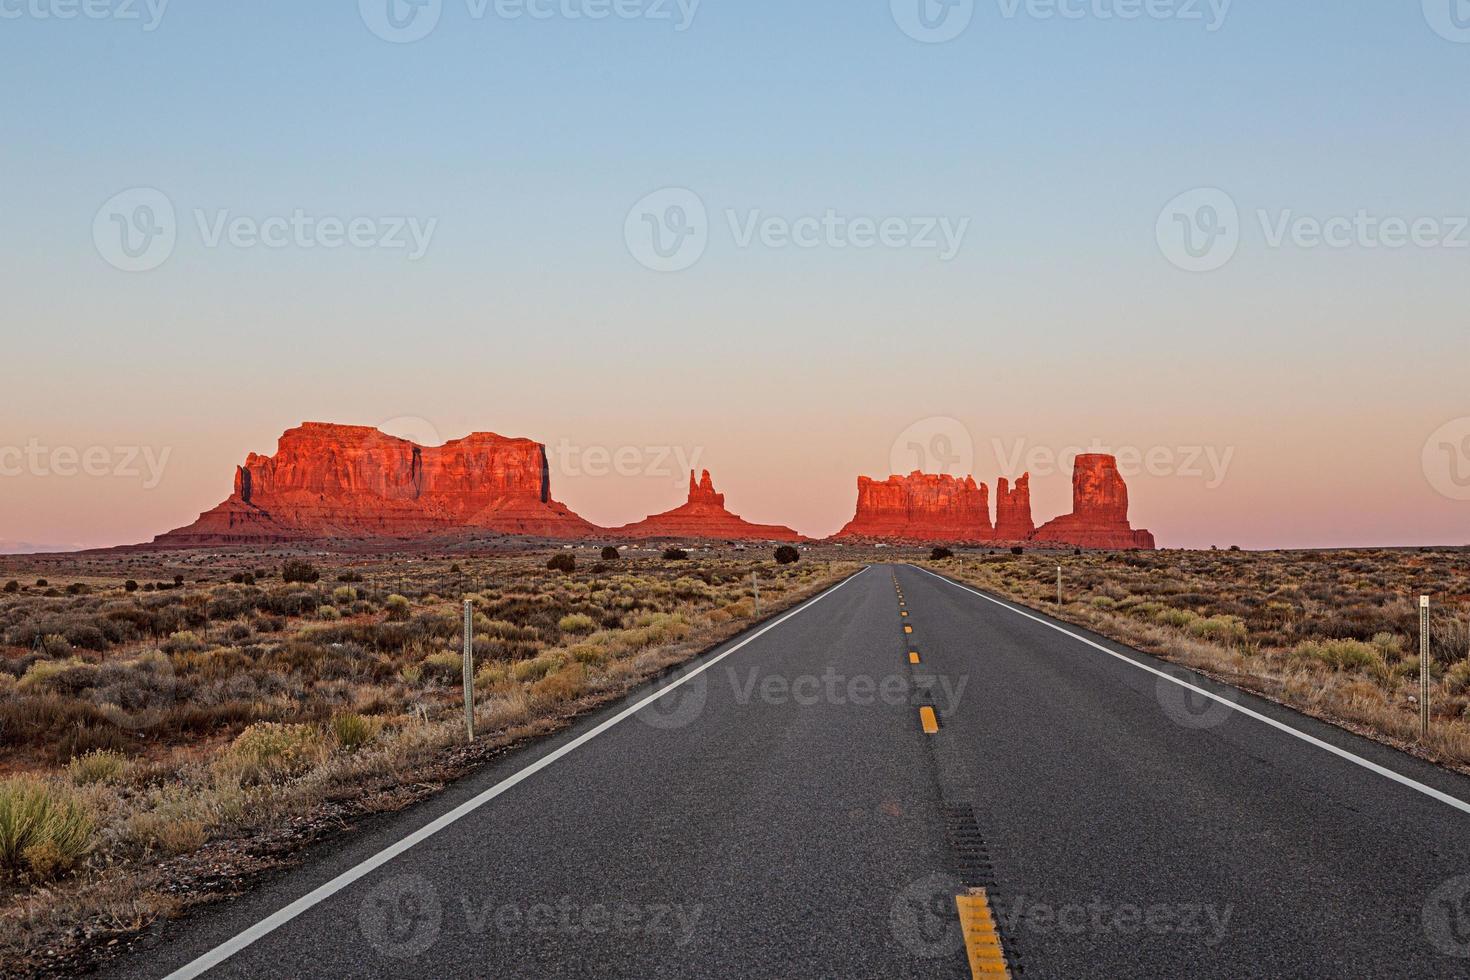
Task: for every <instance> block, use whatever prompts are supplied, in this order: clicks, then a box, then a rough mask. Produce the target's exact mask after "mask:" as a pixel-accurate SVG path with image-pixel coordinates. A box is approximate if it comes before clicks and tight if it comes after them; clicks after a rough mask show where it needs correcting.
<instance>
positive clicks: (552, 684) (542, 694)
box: [531, 663, 587, 702]
mask: <svg viewBox="0 0 1470 980" xmlns="http://www.w3.org/2000/svg"><path fill="white" fill-rule="evenodd" d="M586 688H587V668H585V667H583V666H582V665H581V664H579V663H571V664H567V665H566V666H565V667H562V668H561V669H560V670H558V671H556V672H555V673H552V674H548V675H546V676H545V677H543V678H542V679H541V680H539V681H537V682H536V683H535V684H533V685H531V693H532V694H533V695H535V696H536V697H537V698H539V699H541V700H543V701H550V702H558V701H571V700H574V699H576V698H577V697H580V696H581V694H582V692H583V691H584V690H586Z"/></svg>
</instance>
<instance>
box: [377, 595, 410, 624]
mask: <svg viewBox="0 0 1470 980" xmlns="http://www.w3.org/2000/svg"><path fill="white" fill-rule="evenodd" d="M383 608H384V609H386V610H387V611H388V619H389V621H390V622H395V623H401V622H403V621H404V620H406V619H408V616H409V614H410V613H411V612H413V606H412V605H410V604H409V601H408V600H407V599H405V598H404V597H403V596H401V595H390V596H389V597H388V598H387V600H386V601H385V602H384V603H383Z"/></svg>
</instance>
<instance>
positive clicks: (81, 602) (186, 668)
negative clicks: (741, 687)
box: [0, 554, 856, 973]
mask: <svg viewBox="0 0 1470 980" xmlns="http://www.w3.org/2000/svg"><path fill="white" fill-rule="evenodd" d="M763 558H765V556H761V557H755V556H752V557H751V558H749V559H747V558H744V557H738V558H721V557H700V556H697V555H696V556H695V557H694V558H693V559H691V560H688V561H679V562H676V563H666V562H664V561H661V560H658V559H653V558H651V559H646V560H626V559H625V560H622V561H619V562H617V563H616V565H614V566H610V567H608V566H598V565H595V564H594V565H591V566H590V567H585V568H581V569H579V570H578V571H577V572H575V573H572V574H561V573H554V572H549V571H547V570H546V569H545V568H544V565H545V560H546V559H545V555H540V556H537V555H534V554H528V555H524V556H518V557H517V556H505V557H495V558H483V559H481V558H469V559H467V558H459V559H457V560H456V561H455V562H453V563H452V562H451V561H450V560H448V559H445V560H437V559H419V560H415V561H413V562H412V563H411V564H407V563H405V564H398V565H394V566H391V567H390V566H387V565H386V564H384V565H382V566H375V565H374V564H373V563H372V562H371V561H366V560H364V561H351V562H349V561H347V560H345V559H339V560H335V561H331V562H328V561H324V560H322V559H316V562H317V567H318V570H319V571H320V572H321V579H320V581H319V582H317V583H308V584H303V583H290V584H288V583H284V582H282V581H281V579H280V574H279V569H271V568H266V567H259V565H260V563H258V562H253V563H252V564H250V565H246V566H243V567H229V566H228V565H224V566H223V567H208V566H206V569H207V570H206V571H204V572H203V573H202V574H201V572H200V571H198V570H197V569H196V570H195V571H194V574H193V575H191V576H187V577H188V578H189V579H190V581H188V582H186V584H185V585H183V586H182V587H179V588H175V587H173V586H172V578H173V576H172V574H167V573H165V572H160V573H158V574H156V575H148V576H146V578H147V579H151V580H152V582H153V584H152V586H151V588H146V589H139V590H137V591H134V592H129V591H126V590H125V589H124V588H123V577H124V575H126V577H131V578H136V579H138V580H139V581H143V580H145V575H143V574H138V573H137V572H132V571H130V570H129V571H125V572H121V573H119V574H118V575H117V577H116V578H115V579H113V580H109V579H108V578H107V577H106V576H104V575H100V574H96V573H92V574H89V575H87V576H85V577H83V576H80V575H77V576H68V575H66V574H65V573H64V569H58V567H57V566H56V565H54V564H53V565H49V566H47V567H46V569H45V574H44V576H38V575H31V576H24V577H23V576H19V575H17V576H15V577H16V578H17V580H18V581H35V580H36V578H39V577H45V578H48V579H49V580H50V583H54V584H50V585H48V586H46V587H40V586H23V587H20V588H19V589H18V590H17V592H15V593H0V640H3V641H4V642H3V645H0V750H3V755H0V759H3V760H4V761H3V769H0V774H4V773H9V774H11V778H12V779H14V780H16V783H15V785H16V786H17V787H19V789H17V790H16V791H15V792H14V793H13V794H12V795H14V796H15V798H17V799H21V800H22V801H32V802H33V801H34V799H36V798H37V794H42V795H44V796H45V798H46V799H47V800H49V801H50V802H49V803H47V804H46V805H47V806H48V807H50V808H51V809H50V811H49V812H52V813H53V814H63V815H65V819H64V820H61V821H60V822H59V823H58V822H56V820H54V819H53V823H55V824H56V826H57V827H62V828H64V827H70V828H71V830H70V831H68V833H70V834H71V836H67V834H61V833H59V832H58V834H54V835H53V837H55V838H56V839H57V840H58V841H59V843H58V844H57V846H56V847H55V850H54V853H53V851H51V850H48V849H47V848H44V847H37V846H34V842H32V843H28V844H26V845H24V846H21V847H19V848H12V850H15V855H14V857H13V858H11V859H6V858H4V857H3V856H0V863H4V862H5V861H6V860H9V865H8V866H9V867H10V873H9V876H8V877H3V878H0V962H5V963H7V964H12V965H13V968H14V969H15V970H16V971H17V972H25V971H26V970H27V969H33V968H35V963H36V962H37V960H35V959H34V957H35V956H36V955H39V954H38V953H37V951H38V950H42V949H48V948H49V949H50V950H51V952H49V953H48V954H47V958H46V962H49V963H53V964H54V963H66V962H68V961H67V959H66V957H67V956H72V957H75V956H78V955H84V952H85V951H84V950H82V948H81V945H80V944H82V943H84V942H85V937H86V936H92V937H109V936H111V935H114V934H116V933H126V932H128V931H130V930H133V929H137V928H139V927H140V926H142V925H146V923H147V921H149V920H150V919H152V918H153V917H156V916H158V915H171V914H175V913H176V912H178V911H179V910H180V909H181V908H182V907H184V906H186V905H187V904H188V903H189V902H192V901H196V900H198V897H197V896H194V897H189V896H188V889H187V888H184V889H180V887H179V882H178V881H177V880H173V879H172V878H171V877H170V876H172V875H176V874H180V873H182V874H185V875H186V876H187V873H188V872H187V869H188V868H189V867H191V862H197V863H201V864H202V863H205V861H204V858H203V857H202V856H203V855H205V854H220V853H226V854H233V855H234V857H233V858H232V859H228V860H227V863H230V864H234V865H236V866H237V867H238V866H240V865H242V864H248V862H246V861H243V860H241V858H240V854H242V853H249V852H250V851H251V848H252V846H254V845H256V844H258V843H259V842H260V841H263V840H266V839H269V838H271V837H272V836H273V835H287V836H288V837H290V835H292V834H296V833H299V831H298V830H297V828H299V827H300V826H301V825H302V824H303V823H307V822H309V821H308V820H307V819H306V818H307V817H308V815H310V814H313V813H317V814H320V813H323V812H328V811H330V812H334V813H351V812H354V808H357V809H359V810H368V811H370V810H372V809H384V808H394V807H397V806H402V805H404V804H405V803H407V802H409V801H410V800H412V799H414V798H417V796H419V795H422V793H424V792H427V791H428V790H426V789H425V787H426V786H433V785H436V780H438V781H442V780H443V779H444V778H452V776H453V775H454V774H457V773H459V772H462V771H465V769H466V768H468V767H472V765H473V763H474V761H475V759H478V758H481V757H482V756H478V755H473V754H471V755H468V756H466V755H465V754H464V753H465V752H466V751H468V750H466V749H465V748H464V747H463V746H460V745H459V744H458V743H461V742H462V741H463V732H462V722H461V721H460V714H461V711H462V708H461V705H460V698H461V683H462V682H461V670H462V662H461V661H462V654H461V653H460V645H461V637H460V629H461V619H462V612H461V599H462V598H469V599H471V600H472V601H473V603H474V605H475V615H474V620H475V634H476V636H475V644H474V661H475V668H476V681H475V690H476V728H477V732H479V733H483V740H482V742H481V743H479V744H478V745H477V746H476V747H475V748H476V750H479V749H481V748H482V747H484V749H485V750H486V751H488V749H489V747H492V746H499V745H505V744H510V743H512V742H515V741H517V740H521V739H525V738H528V737H534V736H536V735H539V734H543V733H545V732H548V731H551V730H554V729H555V728H556V727H557V726H559V725H562V724H565V723H566V721H567V720H568V719H569V718H571V717H574V716H575V714H576V713H578V712H579V711H581V710H585V709H586V708H588V707H589V706H592V705H594V704H596V703H600V701H601V700H605V699H607V698H611V697H615V696H618V695H619V694H621V693H622V692H625V691H627V690H628V689H630V688H631V687H632V686H634V685H636V684H638V683H640V682H642V681H643V680H646V679H647V678H648V677H650V676H652V675H653V674H655V673H657V672H658V671H660V670H663V669H665V668H667V667H669V666H671V665H673V664H677V663H680V662H682V661H684V660H687V659H688V658H689V657H690V656H692V655H694V654H696V653H697V652H699V650H701V649H703V648H705V647H707V646H708V645H710V644H712V643H715V642H719V641H720V640H722V639H724V638H726V637H728V636H730V635H733V634H734V633H737V632H739V631H740V630H742V629H744V628H746V626H748V625H749V624H750V623H751V622H752V618H753V615H754V610H753V605H752V602H751V581H750V579H751V573H752V571H755V572H756V573H757V574H759V575H760V578H761V583H760V588H761V597H762V603H763V609H765V610H766V611H767V612H774V611H775V610H777V609H780V608H784V607H787V606H790V605H791V604H794V603H795V602H796V601H799V600H800V599H801V598H804V597H805V596H808V595H810V594H812V593H814V592H816V591H818V590H819V589H820V588H822V587H824V586H826V585H827V584H830V583H831V582H833V581H835V580H836V579H837V578H838V577H840V576H842V575H844V574H846V573H848V572H850V571H853V570H855V568H856V566H854V565H851V564H848V565H835V564H833V565H828V564H825V563H824V564H812V563H809V562H803V563H801V564H799V565H796V566H785V567H779V568H778V567H777V566H776V565H775V564H774V563H773V562H771V561H769V560H762V559H763ZM405 566H406V568H407V570H405ZM170 571H171V570H170ZM247 577H248V580H247V581H242V579H247ZM232 578H233V579H235V580H236V581H231V579H232ZM165 583H166V584H167V587H166V588H165V587H163V585H164V584H165ZM339 583H340V584H339ZM76 584H80V585H81V586H82V589H81V590H70V589H68V588H67V587H68V586H69V585H76ZM52 593H55V594H52ZM451 757H452V758H455V759H458V760H459V761H457V762H455V763H453V764H449V763H447V762H446V759H449V758H451ZM429 773H437V774H438V775H437V776H431V775H427V774H429ZM3 785H4V786H6V787H9V785H10V784H9V783H6V784H3ZM35 787H39V788H35ZM4 793H5V791H4V790H0V819H3V817H4V813H5V811H4V809H3V808H4V806H5V802H4V801H5V798H6V797H5V795H4ZM26 806H27V807H31V809H34V807H32V805H31V802H27V803H26ZM58 808H59V809H58ZM43 809H44V807H43ZM26 812H31V810H27V811H26ZM48 819H50V818H48ZM342 822H343V821H342V820H341V819H340V818H339V819H336V820H334V821H333V825H334V826H335V825H340V824H341V823H342ZM73 832H74V833H73ZM0 833H3V828H0ZM290 839H291V840H292V841H293V843H294V846H300V845H301V844H304V843H306V842H307V841H297V840H295V838H294V837H291V838H290ZM27 848H29V851H27ZM261 849H262V850H271V848H261ZM282 850H286V848H280V847H276V848H275V849H274V850H272V854H273V855H274V860H280V857H279V854H277V853H276V852H278V851H282ZM27 854H29V856H26V855H27ZM196 855H199V857H196ZM181 868H182V869H185V871H183V872H179V871H178V870H177V869H181ZM171 869H172V870H171ZM181 893H182V894H183V895H184V896H185V897H182V898H181V897H180V894H181ZM95 941H96V938H94V939H93V942H95ZM58 950H59V951H60V953H59V955H58V953H57V951H58ZM77 962H86V960H85V958H83V959H81V960H73V961H72V963H73V965H75V963H77ZM11 968H12V967H11V966H6V967H5V968H3V969H0V973H7V972H9V971H10V969H11Z"/></svg>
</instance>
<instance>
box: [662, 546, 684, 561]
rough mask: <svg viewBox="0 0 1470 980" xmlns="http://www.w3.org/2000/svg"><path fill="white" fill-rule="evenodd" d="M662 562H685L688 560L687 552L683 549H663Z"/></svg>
mask: <svg viewBox="0 0 1470 980" xmlns="http://www.w3.org/2000/svg"><path fill="white" fill-rule="evenodd" d="M663 558H664V561H685V560H687V559H688V558H689V552H687V551H685V550H684V549H683V548H665V549H664V554H663Z"/></svg>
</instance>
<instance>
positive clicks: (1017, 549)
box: [1011, 545, 1026, 555]
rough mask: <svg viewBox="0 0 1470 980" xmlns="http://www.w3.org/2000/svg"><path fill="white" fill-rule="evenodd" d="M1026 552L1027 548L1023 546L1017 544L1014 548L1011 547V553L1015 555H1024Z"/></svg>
mask: <svg viewBox="0 0 1470 980" xmlns="http://www.w3.org/2000/svg"><path fill="white" fill-rule="evenodd" d="M1025 553H1026V549H1025V548H1023V547H1021V546H1020V545H1016V546H1015V547H1014V548H1012V549H1011V554H1013V555H1024V554H1025Z"/></svg>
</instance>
